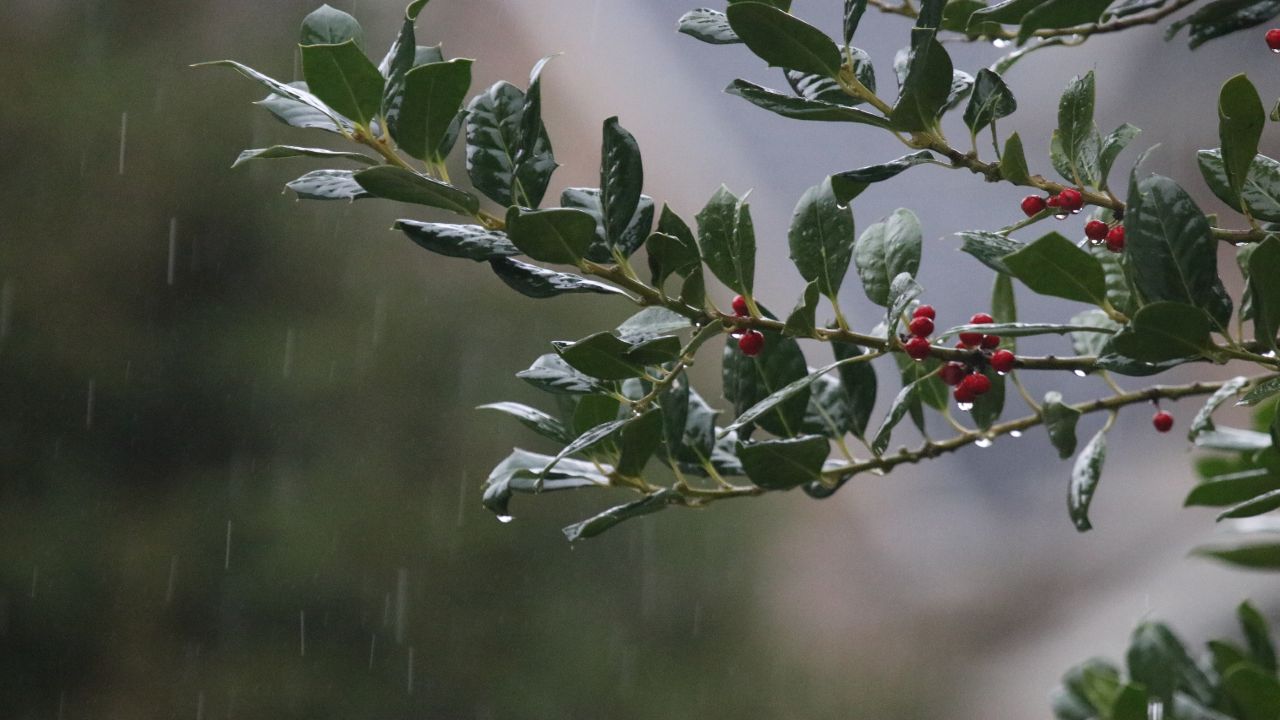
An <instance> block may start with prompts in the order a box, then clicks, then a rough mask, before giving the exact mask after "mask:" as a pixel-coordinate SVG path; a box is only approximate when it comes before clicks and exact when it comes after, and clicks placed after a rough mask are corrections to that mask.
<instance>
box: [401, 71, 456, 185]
mask: <svg viewBox="0 0 1280 720" xmlns="http://www.w3.org/2000/svg"><path fill="white" fill-rule="evenodd" d="M471 64H472V61H471V60H461V59H459V60H449V61H448V62H438V63H430V64H427V65H421V66H418V67H415V68H413V69H412V70H410V71H409V72H407V73H406V74H405V76H404V98H403V100H402V102H401V104H400V106H399V111H398V112H397V113H395V114H394V115H393V116H391V117H388V118H387V124H388V125H389V126H390V129H391V134H392V137H394V138H395V140H396V142H397V143H398V144H399V145H400V148H401V149H403V150H404V151H405V152H406V153H408V154H409V155H410V156H412V157H415V158H417V159H419V160H424V161H426V162H429V163H439V162H442V161H443V160H444V157H443V156H442V155H441V154H440V150H441V149H442V147H443V146H444V145H445V144H446V143H445V140H446V138H447V137H448V135H449V134H450V132H451V131H455V130H456V125H455V121H456V120H457V118H458V112H459V111H460V110H461V109H462V104H463V102H464V101H465V100H466V98H467V91H468V90H470V89H471ZM455 137H456V135H455Z"/></svg>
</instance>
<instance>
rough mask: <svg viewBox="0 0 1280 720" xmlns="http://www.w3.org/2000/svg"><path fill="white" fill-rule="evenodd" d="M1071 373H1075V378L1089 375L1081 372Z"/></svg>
mask: <svg viewBox="0 0 1280 720" xmlns="http://www.w3.org/2000/svg"><path fill="white" fill-rule="evenodd" d="M1072 372H1074V373H1075V375H1076V377H1085V376H1087V375H1088V374H1089V373H1087V372H1085V371H1083V370H1072Z"/></svg>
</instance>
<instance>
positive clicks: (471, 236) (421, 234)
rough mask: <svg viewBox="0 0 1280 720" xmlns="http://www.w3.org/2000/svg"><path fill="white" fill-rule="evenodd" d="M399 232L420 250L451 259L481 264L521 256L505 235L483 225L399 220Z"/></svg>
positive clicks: (397, 226)
mask: <svg viewBox="0 0 1280 720" xmlns="http://www.w3.org/2000/svg"><path fill="white" fill-rule="evenodd" d="M395 229H396V230H399V231H401V232H403V233H404V234H405V235H407V236H408V237H409V239H410V240H412V241H414V242H415V243H417V244H418V246H420V247H422V248H425V249H427V250H430V251H431V252H433V253H437V254H440V255H446V256H448V257H456V258H466V259H467V260H475V261H477V262H478V261H481V260H490V259H493V258H496V257H510V256H512V255H519V254H520V250H519V249H518V248H517V247H516V246H515V245H512V244H511V241H510V240H508V239H507V236H506V235H505V234H503V233H500V232H498V231H496V230H489V229H488V228H485V227H481V226H480V225H446V224H444V223H428V222H419V221H417V220H397V221H396V224H395Z"/></svg>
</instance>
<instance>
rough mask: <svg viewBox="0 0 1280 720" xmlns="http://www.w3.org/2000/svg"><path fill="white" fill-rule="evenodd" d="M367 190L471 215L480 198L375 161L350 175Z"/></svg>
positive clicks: (409, 201) (406, 201) (437, 181)
mask: <svg viewBox="0 0 1280 720" xmlns="http://www.w3.org/2000/svg"><path fill="white" fill-rule="evenodd" d="M352 177H353V178H354V179H355V181H356V182H357V183H359V184H360V187H362V188H364V189H365V190H367V191H368V192H369V194H371V195H374V196H376V197H380V198H384V199H386V200H395V201H397V202H404V203H413V204H415V205H426V206H428V207H435V208H440V209H442V210H451V211H453V212H455V213H458V214H459V215H474V214H475V213H476V212H477V211H478V210H479V209H480V201H479V200H477V199H476V197H475V196H474V195H472V194H471V193H469V192H466V191H464V190H459V189H458V188H456V187H454V186H452V185H448V184H446V183H442V182H440V181H439V180H433V179H431V178H429V177H426V176H425V175H419V174H418V173H415V172H413V171H411V170H405V169H404V168H399V167H395V166H393V165H378V166H376V167H371V168H369V169H367V170H361V171H359V172H357V173H356V174H355V175H353V176H352Z"/></svg>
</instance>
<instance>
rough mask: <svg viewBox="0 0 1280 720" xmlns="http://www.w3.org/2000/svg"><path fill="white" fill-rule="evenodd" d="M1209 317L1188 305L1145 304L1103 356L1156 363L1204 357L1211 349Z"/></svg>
mask: <svg viewBox="0 0 1280 720" xmlns="http://www.w3.org/2000/svg"><path fill="white" fill-rule="evenodd" d="M1210 329H1211V325H1210V322H1209V317H1208V316H1207V315H1205V314H1204V313H1203V312H1201V311H1199V310H1198V309H1196V308H1193V307H1191V306H1189V305H1182V304H1180V303H1169V302H1159V303H1154V304H1151V305H1147V306H1146V307H1144V308H1142V309H1141V310H1139V311H1138V313H1137V314H1136V315H1134V316H1133V319H1132V322H1131V323H1130V324H1129V325H1128V326H1127V327H1125V328H1124V329H1123V330H1121V331H1120V332H1118V333H1116V334H1115V336H1113V337H1112V338H1111V340H1110V341H1109V342H1108V343H1107V345H1106V347H1105V349H1104V350H1103V353H1104V354H1108V353H1114V354H1116V355H1119V356H1122V357H1126V358H1129V359H1132V360H1137V361H1139V362H1146V363H1158V362H1163V361H1166V360H1177V359H1182V358H1193V357H1197V356H1206V357H1207V356H1208V355H1209V354H1210V353H1211V352H1212V349H1213V340H1212V339H1211V338H1210V337H1209V332H1210Z"/></svg>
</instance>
